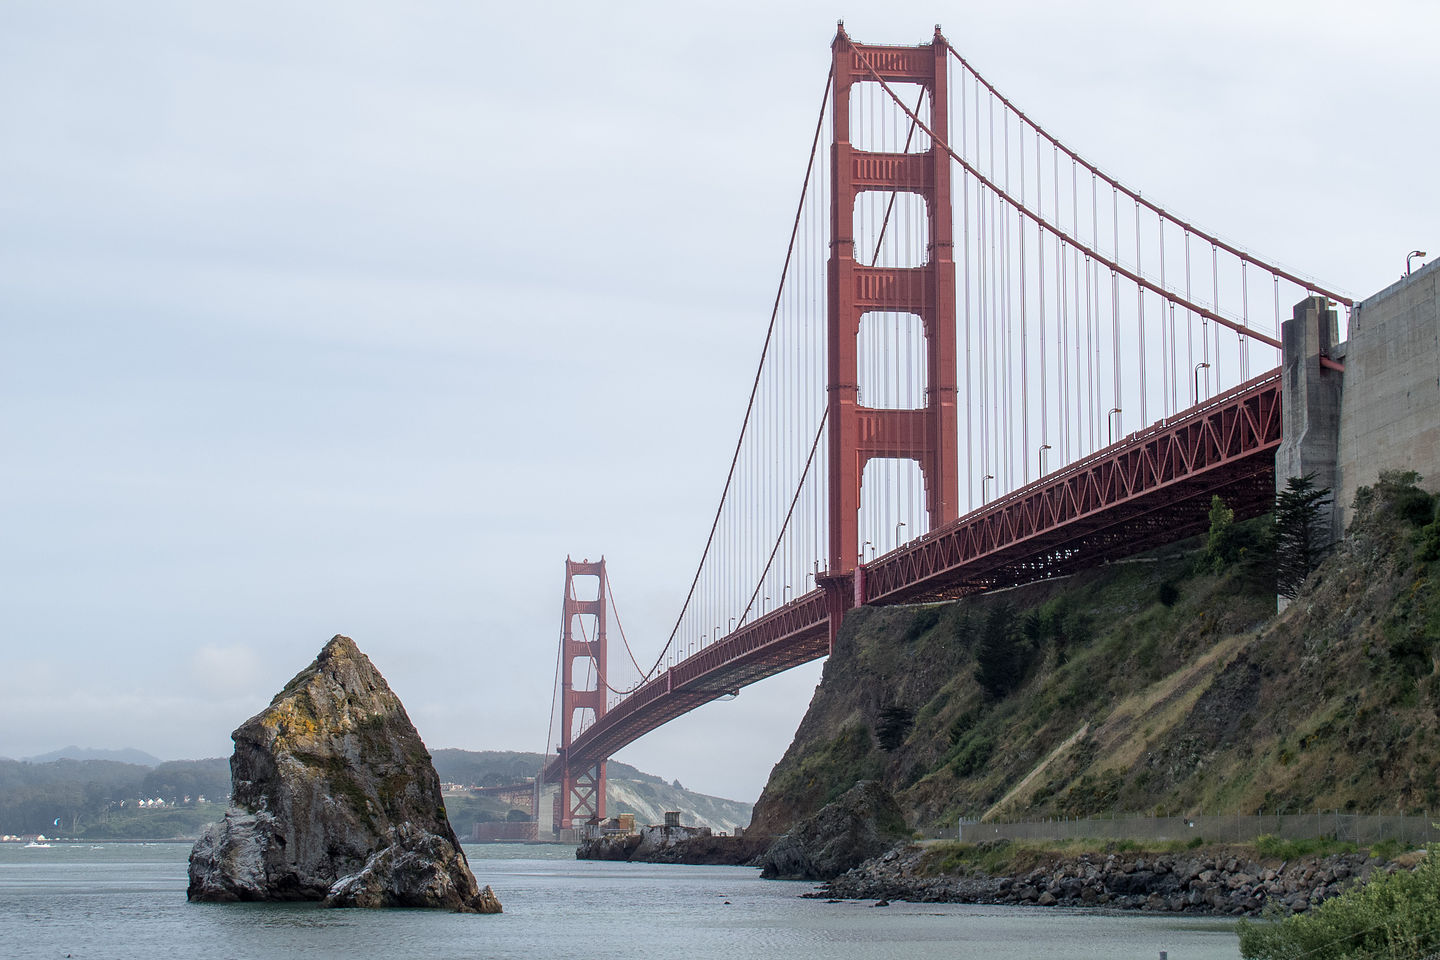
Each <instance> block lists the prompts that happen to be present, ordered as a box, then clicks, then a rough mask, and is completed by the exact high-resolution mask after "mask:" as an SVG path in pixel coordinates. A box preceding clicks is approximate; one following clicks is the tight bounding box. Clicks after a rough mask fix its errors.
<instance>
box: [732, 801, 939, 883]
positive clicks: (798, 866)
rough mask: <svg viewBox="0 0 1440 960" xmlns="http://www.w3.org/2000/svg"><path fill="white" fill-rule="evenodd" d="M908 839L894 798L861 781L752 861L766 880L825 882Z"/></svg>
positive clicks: (902, 817) (908, 833)
mask: <svg viewBox="0 0 1440 960" xmlns="http://www.w3.org/2000/svg"><path fill="white" fill-rule="evenodd" d="M910 836H911V834H910V831H909V829H908V828H907V827H906V826H905V817H904V815H903V814H902V813H901V812H900V807H899V806H898V805H897V804H896V803H895V798H894V797H892V796H891V795H890V793H889V792H888V791H886V789H885V788H884V787H883V786H881V785H880V781H878V780H862V781H860V782H859V783H857V784H855V786H853V787H851V788H850V790H849V791H847V792H846V793H845V794H844V795H843V796H841V797H840V798H839V799H837V800H835V801H834V802H832V803H829V804H826V805H825V806H824V807H823V808H822V809H821V810H820V812H819V813H817V814H815V815H814V816H813V817H808V818H806V819H805V820H802V821H800V822H799V823H797V824H796V825H795V827H794V829H792V830H791V831H790V832H789V833H787V834H785V835H784V836H782V837H780V838H779V839H778V840H776V841H775V843H774V844H772V845H771V847H770V849H769V850H767V851H765V853H764V854H762V855H761V856H760V858H759V859H758V861H757V862H758V863H759V865H760V867H761V868H762V869H761V873H760V875H761V876H762V877H767V878H770V879H776V880H830V879H833V878H834V877H837V876H839V875H840V874H842V873H844V872H845V871H846V870H849V869H850V868H852V867H855V866H858V865H859V864H861V863H863V862H864V861H866V860H869V859H870V858H871V857H877V856H879V855H880V854H882V853H884V852H885V851H886V850H888V849H890V848H891V847H892V846H894V845H895V844H896V843H897V842H898V841H900V840H908V839H909V838H910Z"/></svg>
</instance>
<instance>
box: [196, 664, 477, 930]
mask: <svg viewBox="0 0 1440 960" xmlns="http://www.w3.org/2000/svg"><path fill="white" fill-rule="evenodd" d="M231 736H232V738H233V739H234V741H235V753H234V754H233V755H232V756H231V758H230V774H231V781H232V792H231V798H230V804H231V805H230V808H229V809H228V810H227V811H226V813H225V817H224V819H223V820H222V821H221V822H220V823H217V824H213V825H211V826H210V827H209V828H208V829H207V830H206V831H205V833H204V835H203V836H201V838H200V839H199V841H197V842H196V844H195V847H194V849H193V850H191V852H190V887H189V890H188V892H187V895H188V897H189V898H190V899H191V900H199V901H212V902H228V901H237V900H246V901H249V900H320V901H323V902H324V903H325V904H326V905H327V906H337V907H339V906H359V907H442V908H447V909H451V910H458V911H462V912H471V913H499V912H500V909H501V908H500V902H499V900H497V899H496V897H495V894H494V893H493V892H492V891H491V890H490V888H489V887H488V886H487V887H485V888H484V889H483V890H482V889H480V887H479V886H478V884H476V882H475V877H474V875H473V874H472V873H471V872H470V866H469V864H468V863H467V862H466V859H465V854H464V851H462V850H461V848H460V842H459V841H458V840H457V839H456V837H455V831H454V830H453V829H452V828H451V826H450V821H449V818H448V817H446V815H445V806H444V802H443V801H442V799H441V796H440V778H439V776H437V775H436V773H435V768H434V766H433V765H432V764H431V761H430V754H429V752H428V751H427V750H426V749H425V744H424V743H423V742H422V741H421V740H420V735H419V734H418V733H417V732H416V730H415V726H414V724H412V723H411V722H410V718H409V716H408V715H407V714H406V713H405V707H404V706H403V705H402V704H401V703H400V699H399V697H397V696H395V694H394V693H393V692H392V691H391V690H390V687H389V685H388V684H386V682H385V678H384V677H382V676H381V675H380V673H379V671H377V670H376V669H375V667H374V666H373V665H372V664H371V663H370V660H369V658H368V657H366V656H365V654H363V653H361V652H360V649H359V648H358V647H356V645H355V642H354V641H353V640H351V639H350V638H349V637H343V636H336V637H335V638H334V639H332V640H331V641H330V642H329V643H327V644H326V645H325V648H324V649H323V650H321V651H320V655H319V656H318V657H316V658H315V661H314V662H313V663H312V664H310V666H308V667H306V668H305V669H304V670H302V671H300V673H298V674H296V675H295V677H294V679H292V680H291V681H290V682H289V683H288V684H286V685H285V688H284V689H283V690H281V691H280V693H278V694H277V695H276V696H275V699H274V700H272V701H271V703H270V706H269V707H267V708H266V709H265V710H263V711H261V712H260V713H258V714H256V715H255V716H254V717H251V718H250V719H249V720H247V721H246V722H245V723H244V724H242V725H241V726H240V728H239V729H237V730H236V731H235V732H234V733H233V734H232V735H231Z"/></svg>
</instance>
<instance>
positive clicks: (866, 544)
mask: <svg viewBox="0 0 1440 960" xmlns="http://www.w3.org/2000/svg"><path fill="white" fill-rule="evenodd" d="M873 546H874V544H873V543H871V542H870V541H869V540H866V541H865V542H864V543H862V544H860V556H859V557H857V558H856V559H857V560H858V562H859V563H860V564H861V565H862V566H863V565H864V564H865V548H866V547H873Z"/></svg>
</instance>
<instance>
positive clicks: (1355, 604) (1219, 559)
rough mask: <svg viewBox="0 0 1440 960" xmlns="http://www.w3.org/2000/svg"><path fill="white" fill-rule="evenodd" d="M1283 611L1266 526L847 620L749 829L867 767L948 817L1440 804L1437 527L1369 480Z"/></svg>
mask: <svg viewBox="0 0 1440 960" xmlns="http://www.w3.org/2000/svg"><path fill="white" fill-rule="evenodd" d="M1365 497H1366V503H1365V509H1364V510H1363V511H1362V513H1361V516H1360V519H1358V520H1357V521H1356V523H1355V525H1354V526H1353V528H1352V530H1351V531H1350V535H1349V536H1347V538H1346V540H1345V541H1343V542H1342V543H1341V544H1340V545H1339V546H1338V547H1337V548H1336V549H1335V550H1334V551H1333V552H1332V554H1331V555H1330V556H1329V557H1328V559H1326V560H1325V562H1324V563H1323V564H1322V565H1321V567H1320V568H1319V569H1318V570H1316V571H1315V572H1314V573H1313V574H1312V575H1311V577H1310V578H1309V580H1308V581H1307V583H1306V585H1305V587H1304V588H1303V590H1302V592H1301V593H1300V595H1299V597H1298V598H1297V599H1296V600H1295V602H1293V603H1292V604H1291V605H1290V606H1289V608H1288V609H1287V610H1285V611H1284V612H1283V613H1281V614H1279V615H1277V614H1276V613H1275V595H1274V565H1273V564H1274V558H1273V552H1272V551H1271V548H1270V547H1269V541H1270V537H1269V529H1268V522H1269V521H1268V519H1267V518H1261V519H1260V520H1255V521H1250V522H1249V523H1248V524H1241V525H1238V526H1237V527H1235V528H1234V530H1233V531H1232V532H1233V535H1234V536H1233V538H1232V539H1231V541H1230V542H1229V544H1228V545H1225V546H1224V549H1219V550H1217V549H1216V548H1215V545H1214V544H1213V543H1207V542H1206V540H1205V539H1204V538H1200V539H1198V540H1195V541H1190V542H1187V543H1182V544H1178V545H1176V546H1174V547H1169V548H1165V549H1162V550H1159V551H1156V552H1154V553H1152V554H1149V555H1146V556H1142V557H1138V558H1135V559H1133V560H1130V561H1125V562H1120V563H1114V564H1110V565H1108V566H1105V567H1102V568H1099V569H1096V570H1092V571H1089V572H1086V573H1083V574H1080V575H1077V576H1074V577H1070V578H1066V579H1063V580H1058V581H1050V582H1046V583H1040V584H1034V585H1031V586H1028V587H1024V588H1020V589H1016V590H1010V591H1002V592H998V593H995V594H990V595H984V596H980V597H975V598H971V599H967V600H964V601H959V602H955V603H948V604H936V605H927V606H918V607H897V608H865V609H860V610H856V611H853V612H852V613H850V614H849V615H847V617H846V621H845V625H844V628H843V629H842V631H841V635H840V638H839V640H838V643H837V647H836V652H835V654H834V656H832V657H831V658H830V660H829V661H828V662H827V663H826V666H825V673H824V678H823V680H822V683H821V685H820V687H819V689H818V690H817V691H816V694H815V697H814V699H813V701H812V702H811V705H810V709H809V712H808V713H807V714H806V716H805V719H804V720H803V721H802V722H801V725H800V728H799V730H798V731H797V733H796V738H795V741H794V742H793V743H792V745H791V747H790V749H789V750H788V751H787V752H786V754H785V756H784V758H783V759H782V760H781V762H780V763H779V764H778V765H777V766H776V768H775V770H774V772H773V773H772V775H771V778H770V782H769V784H768V785H767V786H766V789H765V792H764V793H763V794H762V796H761V798H760V801H759V803H758V804H757V805H756V810H755V818H754V822H753V824H752V826H753V827H754V828H758V829H760V830H764V831H766V832H771V833H777V832H782V831H783V830H785V829H787V828H788V826H789V825H790V824H791V823H792V822H794V820H795V819H796V818H797V817H800V816H805V815H808V814H810V813H813V812H814V811H816V810H818V809H819V807H820V806H822V805H823V804H824V803H826V802H828V801H829V800H831V799H834V798H835V797H837V796H839V795H840V794H841V793H843V792H844V791H845V790H847V789H848V788H849V787H850V786H851V785H852V784H853V783H854V782H855V781H856V780H859V779H863V778H868V777H879V778H881V779H882V780H884V782H885V783H886V784H887V785H888V786H889V787H890V789H891V790H892V791H894V792H895V794H896V796H897V799H899V800H900V802H901V805H902V807H903V808H904V809H905V810H906V812H907V815H908V816H909V818H910V821H911V823H912V824H913V825H915V826H918V827H926V826H932V825H939V824H942V823H945V824H953V823H954V821H955V818H956V817H958V816H961V815H964V816H967V817H980V816H986V817H990V818H1004V819H1015V818H1032V817H1047V816H1084V815H1092V814H1106V813H1111V812H1125V813H1156V814H1182V813H1201V812H1204V813H1210V814H1215V813H1244V812H1254V811H1255V810H1257V809H1260V808H1264V809H1265V810H1267V811H1275V812H1285V811H1303V810H1311V809H1316V808H1319V809H1331V808H1339V809H1348V810H1359V811H1365V812H1372V811H1373V812H1382V811H1385V812H1419V811H1423V810H1425V809H1427V808H1437V809H1440V780H1437V760H1440V722H1437V721H1440V714H1437V706H1440V660H1437V657H1440V590H1437V586H1436V581H1437V576H1440V533H1437V523H1436V520H1435V501H1434V498H1432V497H1430V496H1429V495H1428V494H1426V493H1424V492H1423V491H1421V490H1419V489H1417V488H1416V487H1415V486H1413V478H1404V477H1397V478H1391V479H1390V480H1388V481H1385V482H1382V484H1381V485H1380V486H1379V487H1377V488H1376V489H1375V490H1374V491H1370V492H1368V493H1367V494H1365Z"/></svg>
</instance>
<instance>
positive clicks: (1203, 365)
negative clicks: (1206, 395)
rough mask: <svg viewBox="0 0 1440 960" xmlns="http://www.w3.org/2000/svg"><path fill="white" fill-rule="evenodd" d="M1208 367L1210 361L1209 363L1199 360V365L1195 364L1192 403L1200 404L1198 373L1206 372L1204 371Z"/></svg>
mask: <svg viewBox="0 0 1440 960" xmlns="http://www.w3.org/2000/svg"><path fill="white" fill-rule="evenodd" d="M1209 367H1210V361H1209V360H1201V361H1200V362H1199V363H1197V364H1195V400H1194V403H1199V402H1200V371H1201V370H1206V369H1208V368H1209Z"/></svg>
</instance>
